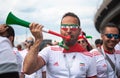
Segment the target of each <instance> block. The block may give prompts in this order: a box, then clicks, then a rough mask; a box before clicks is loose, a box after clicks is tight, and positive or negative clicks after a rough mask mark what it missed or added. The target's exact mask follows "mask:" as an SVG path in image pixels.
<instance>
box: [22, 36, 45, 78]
mask: <svg viewBox="0 0 120 78" xmlns="http://www.w3.org/2000/svg"><path fill="white" fill-rule="evenodd" d="M24 43H25V46H26V49H24V50H23V51H21V52H20V54H21V55H22V57H23V62H24V59H25V57H26V55H27V53H28V52H29V50H30V48H31V47H32V46H33V44H34V38H33V37H28V38H27V39H26V40H25V42H24ZM45 70H46V68H45V67H43V68H42V69H41V70H38V71H36V72H34V73H33V74H30V75H27V74H23V75H24V76H25V78H46V76H45V75H46V72H45ZM42 71H44V72H43V73H42ZM22 72H23V71H22ZM42 76H43V77H42Z"/></svg>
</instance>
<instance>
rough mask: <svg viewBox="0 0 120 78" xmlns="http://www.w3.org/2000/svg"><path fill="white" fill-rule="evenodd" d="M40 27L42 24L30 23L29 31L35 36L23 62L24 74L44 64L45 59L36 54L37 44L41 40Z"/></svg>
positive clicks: (37, 50)
mask: <svg viewBox="0 0 120 78" xmlns="http://www.w3.org/2000/svg"><path fill="white" fill-rule="evenodd" d="M42 28H43V26H41V25H39V24H36V23H32V24H30V31H31V33H32V35H33V36H34V37H35V43H34V44H33V46H31V47H30V50H29V51H28V53H27V55H26V57H25V60H24V63H23V72H24V73H26V74H31V73H33V72H35V71H37V70H38V69H39V68H41V67H42V66H44V65H45V61H44V60H43V59H42V57H40V56H38V52H39V45H40V43H41V42H42V40H43V36H42Z"/></svg>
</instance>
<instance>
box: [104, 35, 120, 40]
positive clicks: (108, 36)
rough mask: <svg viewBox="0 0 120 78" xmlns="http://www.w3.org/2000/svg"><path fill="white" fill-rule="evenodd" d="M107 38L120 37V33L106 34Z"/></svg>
mask: <svg viewBox="0 0 120 78" xmlns="http://www.w3.org/2000/svg"><path fill="white" fill-rule="evenodd" d="M105 35H106V37H107V38H113V37H114V39H119V38H120V35H119V34H105Z"/></svg>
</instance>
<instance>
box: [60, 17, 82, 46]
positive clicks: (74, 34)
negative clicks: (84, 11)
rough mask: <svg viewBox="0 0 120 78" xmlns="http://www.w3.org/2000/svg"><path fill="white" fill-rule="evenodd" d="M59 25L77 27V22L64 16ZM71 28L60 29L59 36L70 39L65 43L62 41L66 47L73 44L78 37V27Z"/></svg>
mask: <svg viewBox="0 0 120 78" xmlns="http://www.w3.org/2000/svg"><path fill="white" fill-rule="evenodd" d="M61 24H64V25H65V24H67V25H72V24H74V25H75V24H76V25H78V20H77V18H75V17H71V16H66V17H64V18H63V20H62V22H61ZM71 27H72V26H67V27H64V28H62V27H61V30H60V32H61V35H63V36H70V37H71V38H70V40H69V41H66V40H65V39H63V40H64V42H65V43H66V45H68V46H71V45H73V44H75V43H76V42H77V39H78V36H79V35H80V28H79V26H78V27H76V28H75V27H73V28H71Z"/></svg>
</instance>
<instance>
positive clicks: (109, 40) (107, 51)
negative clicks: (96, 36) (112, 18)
mask: <svg viewBox="0 0 120 78" xmlns="http://www.w3.org/2000/svg"><path fill="white" fill-rule="evenodd" d="M100 33H101V38H102V40H103V44H102V46H101V48H100V49H98V50H97V51H95V50H93V51H91V53H93V55H94V58H95V60H96V64H97V65H96V67H97V78H120V50H115V46H116V44H118V42H119V40H120V30H119V28H118V26H117V25H115V24H113V23H108V24H106V25H104V26H102V27H101V28H100Z"/></svg>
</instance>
